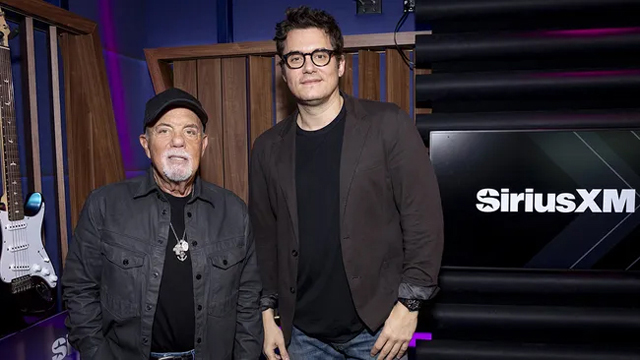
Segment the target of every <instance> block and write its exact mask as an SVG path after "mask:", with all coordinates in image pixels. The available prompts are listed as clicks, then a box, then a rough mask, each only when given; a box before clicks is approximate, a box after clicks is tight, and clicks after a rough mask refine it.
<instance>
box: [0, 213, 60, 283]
mask: <svg viewBox="0 0 640 360" xmlns="http://www.w3.org/2000/svg"><path fill="white" fill-rule="evenodd" d="M43 218H44V203H42V206H41V207H40V211H38V213H37V214H36V215H35V216H31V217H29V216H25V217H24V219H22V220H20V221H10V220H9V216H8V213H7V212H6V211H0V226H2V256H0V277H1V278H2V281H4V282H5V283H11V281H12V280H14V279H16V278H19V277H22V276H26V275H29V276H38V277H40V278H42V279H43V280H44V281H45V282H46V283H47V284H48V285H49V287H51V288H54V287H55V286H56V284H57V282H58V277H57V276H56V273H55V270H54V269H53V266H52V265H51V260H50V259H49V256H47V252H46V251H45V250H44V247H43V246H42V236H41V233H42V220H43Z"/></svg>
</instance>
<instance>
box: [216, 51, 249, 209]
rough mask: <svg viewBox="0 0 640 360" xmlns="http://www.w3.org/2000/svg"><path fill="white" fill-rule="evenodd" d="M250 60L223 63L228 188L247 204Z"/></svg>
mask: <svg viewBox="0 0 640 360" xmlns="http://www.w3.org/2000/svg"><path fill="white" fill-rule="evenodd" d="M246 66H247V65H246V58H245V57H244V56H243V57H236V58H226V59H222V118H223V134H224V155H225V156H224V185H225V188H227V189H229V190H231V191H233V192H234V193H235V194H236V195H238V196H240V197H241V198H242V199H243V200H244V201H247V200H248V198H249V191H248V190H249V187H248V184H247V183H248V181H249V168H248V167H249V153H248V152H249V147H248V143H247V141H248V136H247V135H248V128H247V87H246V83H247V72H246Z"/></svg>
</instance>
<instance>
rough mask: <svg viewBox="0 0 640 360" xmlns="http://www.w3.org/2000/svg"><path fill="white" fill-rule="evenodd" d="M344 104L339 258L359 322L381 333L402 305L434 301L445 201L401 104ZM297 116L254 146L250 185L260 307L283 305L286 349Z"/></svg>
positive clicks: (292, 280)
mask: <svg viewBox="0 0 640 360" xmlns="http://www.w3.org/2000/svg"><path fill="white" fill-rule="evenodd" d="M343 96H344V98H345V106H346V110H347V117H346V119H345V120H346V123H345V130H344V140H343V145H342V158H341V163H340V222H341V228H340V236H341V244H342V254H343V260H344V267H345V270H346V274H347V278H348V282H349V286H350V289H351V293H352V296H353V301H354V303H355V307H356V310H357V312H358V315H359V316H360V318H361V319H362V320H363V322H364V323H365V325H366V326H367V327H368V328H369V329H371V330H375V329H378V328H380V326H381V325H383V324H384V321H385V320H386V318H387V317H388V316H389V313H390V312H391V309H392V307H393V306H394V303H395V301H396V300H397V298H398V297H399V296H400V297H407V298H414V299H416V298H417V299H429V298H430V297H432V296H433V295H434V294H435V293H436V290H437V278H438V271H439V268H440V260H441V257H442V246H443V224H442V209H441V204H440V194H439V190H438V185H437V181H436V177H435V174H434V172H433V168H432V166H431V162H430V160H429V156H428V153H427V149H426V148H425V146H424V143H423V142H422V139H421V138H420V135H419V134H418V132H417V129H416V127H415V125H414V124H413V122H412V121H411V119H410V118H409V116H407V114H406V113H404V112H403V111H402V110H400V108H399V107H398V106H396V105H395V104H390V103H382V102H375V101H367V100H360V99H356V98H353V97H349V96H346V95H343ZM297 115H298V113H297V111H296V112H295V113H294V114H292V115H291V116H289V117H288V118H286V119H284V120H283V121H281V122H280V123H278V124H277V125H275V126H274V127H272V128H271V129H269V130H267V131H266V132H265V133H264V134H262V135H261V136H260V137H259V138H258V139H257V140H256V142H255V144H254V148H253V152H252V156H251V170H250V181H249V182H250V196H249V197H250V201H249V213H250V216H251V221H252V224H253V227H254V235H255V243H256V253H257V257H258V266H259V267H260V271H261V276H262V281H263V294H262V298H261V305H262V306H263V308H265V307H275V306H276V301H277V304H278V305H277V306H278V309H279V312H280V316H281V325H282V329H283V331H284V335H285V339H286V342H287V343H288V342H289V341H290V339H291V330H292V326H293V325H292V324H293V317H294V309H295V301H296V294H295V292H296V284H297V282H296V278H297V273H298V257H297V255H298V252H297V249H298V219H297V214H298V212H297V205H296V204H297V201H296V187H295V169H294V166H295V159H294V157H295V148H296V147H295V138H296V123H295V121H296V117H297Z"/></svg>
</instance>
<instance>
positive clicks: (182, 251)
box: [169, 223, 189, 261]
mask: <svg viewBox="0 0 640 360" xmlns="http://www.w3.org/2000/svg"><path fill="white" fill-rule="evenodd" d="M169 226H170V227H171V231H173V235H174V236H175V237H176V241H177V244H176V246H174V247H173V252H174V253H175V254H176V257H177V258H178V260H180V261H185V260H187V251H189V243H187V242H186V241H185V240H184V237H185V235H186V234H187V229H186V227H185V229H184V232H183V233H182V238H178V234H176V230H175V229H174V228H173V224H172V223H169Z"/></svg>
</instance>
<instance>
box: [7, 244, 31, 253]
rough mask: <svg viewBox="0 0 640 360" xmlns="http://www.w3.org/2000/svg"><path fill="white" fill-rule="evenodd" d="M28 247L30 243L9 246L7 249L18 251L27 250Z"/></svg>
mask: <svg viewBox="0 0 640 360" xmlns="http://www.w3.org/2000/svg"><path fill="white" fill-rule="evenodd" d="M28 248H29V244H22V245H17V246H9V247H8V248H7V251H9V252H16V251H22V250H26V249H28Z"/></svg>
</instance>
